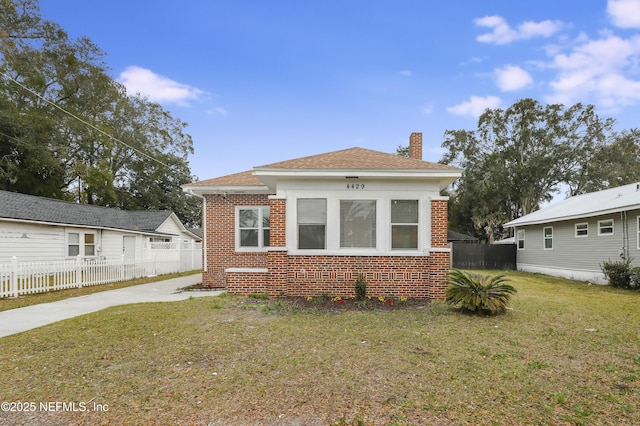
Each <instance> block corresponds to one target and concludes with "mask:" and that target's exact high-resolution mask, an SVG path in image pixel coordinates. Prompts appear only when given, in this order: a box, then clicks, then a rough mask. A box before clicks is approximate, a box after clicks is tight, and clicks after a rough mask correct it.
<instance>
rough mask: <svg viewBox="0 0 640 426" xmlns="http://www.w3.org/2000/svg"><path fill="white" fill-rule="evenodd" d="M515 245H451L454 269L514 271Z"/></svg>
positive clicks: (455, 243)
mask: <svg viewBox="0 0 640 426" xmlns="http://www.w3.org/2000/svg"><path fill="white" fill-rule="evenodd" d="M516 251H517V250H516V245H515V244H483V243H458V242H454V243H452V247H451V259H452V261H451V266H452V267H453V268H455V269H502V270H515V269H516Z"/></svg>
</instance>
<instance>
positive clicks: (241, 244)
mask: <svg viewBox="0 0 640 426" xmlns="http://www.w3.org/2000/svg"><path fill="white" fill-rule="evenodd" d="M270 232H271V226H270V211H269V207H237V232H236V247H237V248H238V249H240V250H252V249H261V248H264V247H269V240H270V236H271V234H270Z"/></svg>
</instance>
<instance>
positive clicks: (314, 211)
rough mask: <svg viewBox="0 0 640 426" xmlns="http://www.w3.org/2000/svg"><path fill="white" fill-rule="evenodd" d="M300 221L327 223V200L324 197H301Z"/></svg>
mask: <svg viewBox="0 0 640 426" xmlns="http://www.w3.org/2000/svg"><path fill="white" fill-rule="evenodd" d="M298 223H299V224H313V223H322V224H326V223H327V200H325V199H324V198H319V199H314V198H299V199H298Z"/></svg>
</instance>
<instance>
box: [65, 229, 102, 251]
mask: <svg viewBox="0 0 640 426" xmlns="http://www.w3.org/2000/svg"><path fill="white" fill-rule="evenodd" d="M95 255H96V234H95V233H93V232H68V233H67V256H68V257H76V256H87V257H91V256H95Z"/></svg>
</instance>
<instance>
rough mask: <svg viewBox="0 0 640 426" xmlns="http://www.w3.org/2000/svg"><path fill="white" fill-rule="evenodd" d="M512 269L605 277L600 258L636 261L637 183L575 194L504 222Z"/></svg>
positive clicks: (639, 258) (639, 240) (639, 231)
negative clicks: (510, 238) (512, 247)
mask: <svg viewBox="0 0 640 426" xmlns="http://www.w3.org/2000/svg"><path fill="white" fill-rule="evenodd" d="M505 227H507V228H513V229H514V235H515V241H516V245H517V262H518V269H520V270H523V271H530V272H541V273H544V274H549V275H556V276H563V277H567V278H572V279H577V280H582V281H590V282H594V283H600V284H604V283H606V280H605V277H604V275H603V274H602V271H601V269H600V266H601V264H602V262H605V261H610V260H611V261H613V260H620V259H621V258H622V259H630V260H631V263H632V266H640V184H635V183H634V184H631V185H625V186H620V187H617V188H610V189H605V190H603V191H597V192H592V193H589V194H583V195H577V196H575V197H570V198H567V199H566V200H563V201H560V202H557V203H554V204H551V205H549V206H548V207H546V208H543V209H541V210H538V211H535V212H533V213H530V214H528V215H526V216H522V217H520V218H518V219H516V220H513V221H511V222H509V223H507V224H505Z"/></svg>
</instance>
